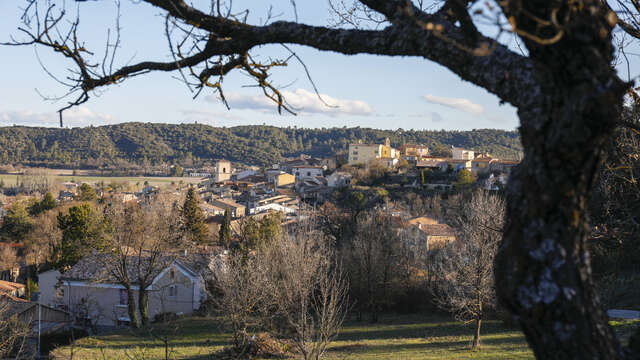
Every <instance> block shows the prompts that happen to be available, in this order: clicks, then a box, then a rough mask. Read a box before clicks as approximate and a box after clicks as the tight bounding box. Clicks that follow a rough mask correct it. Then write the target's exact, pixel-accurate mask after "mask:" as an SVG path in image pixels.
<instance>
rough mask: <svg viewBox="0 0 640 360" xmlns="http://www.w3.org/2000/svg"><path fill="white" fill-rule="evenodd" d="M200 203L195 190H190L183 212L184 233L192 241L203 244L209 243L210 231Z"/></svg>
mask: <svg viewBox="0 0 640 360" xmlns="http://www.w3.org/2000/svg"><path fill="white" fill-rule="evenodd" d="M198 203H199V200H198V194H197V193H196V191H195V189H194V188H189V191H187V197H186V198H185V200H184V205H183V206H182V211H181V216H182V233H183V235H185V236H187V238H189V239H190V240H192V241H194V242H196V243H199V244H203V243H205V242H206V241H207V236H208V235H209V234H208V233H209V231H208V230H207V225H205V223H204V214H203V213H202V209H200V206H198Z"/></svg>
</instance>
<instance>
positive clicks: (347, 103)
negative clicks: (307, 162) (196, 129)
mask: <svg viewBox="0 0 640 360" xmlns="http://www.w3.org/2000/svg"><path fill="white" fill-rule="evenodd" d="M281 93H282V95H283V96H284V98H285V100H286V102H287V103H288V104H289V105H290V106H291V108H292V110H293V111H295V112H298V113H302V114H307V115H308V114H325V115H329V116H337V115H360V116H369V115H373V109H372V108H371V106H370V105H369V104H367V103H366V102H364V101H362V100H348V99H337V98H334V97H331V96H329V95H325V94H320V96H321V97H322V100H324V103H323V102H322V101H321V100H320V99H318V95H316V94H315V93H313V92H310V91H307V90H305V89H297V90H295V91H281ZM225 97H226V99H227V101H228V102H229V105H230V106H231V108H232V109H233V108H235V109H251V110H262V111H265V112H273V111H275V110H276V109H277V105H276V104H275V103H274V102H273V101H271V99H268V98H267V97H266V96H264V95H245V94H240V93H227V94H225ZM207 100H209V101H212V102H218V101H219V99H218V98H217V97H215V96H208V97H207ZM325 103H326V104H325ZM327 105H328V106H327Z"/></svg>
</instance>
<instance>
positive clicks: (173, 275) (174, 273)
mask: <svg viewBox="0 0 640 360" xmlns="http://www.w3.org/2000/svg"><path fill="white" fill-rule="evenodd" d="M169 277H170V278H171V281H173V279H175V278H176V272H175V271H173V269H171V270H170V271H169Z"/></svg>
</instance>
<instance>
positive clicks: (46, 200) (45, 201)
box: [40, 192, 56, 211]
mask: <svg viewBox="0 0 640 360" xmlns="http://www.w3.org/2000/svg"><path fill="white" fill-rule="evenodd" d="M55 207H56V199H55V198H54V197H53V194H51V192H47V193H46V194H44V197H43V198H42V200H41V201H40V209H42V211H47V210H51V209H53V208H55Z"/></svg>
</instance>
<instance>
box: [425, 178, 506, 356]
mask: <svg viewBox="0 0 640 360" xmlns="http://www.w3.org/2000/svg"><path fill="white" fill-rule="evenodd" d="M504 208H505V204H504V200H502V199H501V198H500V197H498V196H497V195H490V194H489V193H487V192H484V191H482V190H480V191H477V192H475V193H474V194H473V195H472V198H471V201H470V202H469V203H468V204H467V205H466V206H465V207H464V208H463V211H462V213H461V214H460V216H459V217H458V219H457V221H456V222H457V226H456V227H457V230H458V241H457V242H456V243H452V244H449V245H448V246H447V247H445V248H444V249H443V251H441V252H440V253H439V254H438V257H437V260H436V263H437V270H436V271H438V273H439V274H440V278H441V280H440V281H439V282H438V287H437V288H438V291H437V292H436V299H437V300H438V304H439V305H440V306H441V307H443V308H444V309H445V310H449V311H452V312H453V313H454V314H455V315H456V317H458V318H459V319H460V320H463V321H474V322H475V325H476V331H475V334H474V337H473V345H472V347H473V348H476V347H478V346H479V345H480V329H481V327H482V320H483V319H484V318H485V316H486V315H487V313H488V312H489V311H490V310H492V308H494V306H495V303H496V297H495V283H494V281H493V262H494V259H495V256H496V252H497V251H498V244H499V243H500V239H501V238H502V228H503V226H504Z"/></svg>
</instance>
